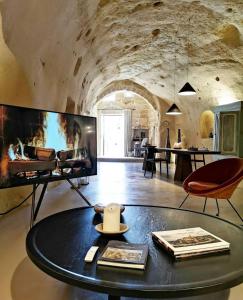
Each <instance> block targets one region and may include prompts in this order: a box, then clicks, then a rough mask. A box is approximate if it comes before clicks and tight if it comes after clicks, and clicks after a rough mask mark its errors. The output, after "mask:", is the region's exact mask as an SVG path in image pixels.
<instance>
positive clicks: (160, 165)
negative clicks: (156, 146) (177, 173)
mask: <svg viewBox="0 0 243 300" xmlns="http://www.w3.org/2000/svg"><path fill="white" fill-rule="evenodd" d="M159 173H160V175H161V174H162V162H161V160H160V162H159Z"/></svg>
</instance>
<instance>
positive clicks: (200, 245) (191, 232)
mask: <svg viewBox="0 0 243 300" xmlns="http://www.w3.org/2000/svg"><path fill="white" fill-rule="evenodd" d="M152 237H153V240H154V241H155V242H157V243H158V244H159V245H161V246H162V247H163V248H165V249H166V250H167V251H168V252H169V253H170V254H172V255H173V256H174V257H175V258H176V259H180V258H186V257H191V256H198V255H205V254H210V253H217V252H222V251H229V248H230V244H229V243H228V242H226V241H224V240H222V239H221V238H219V237H217V236H215V235H213V234H212V233H209V232H208V231H206V230H204V229H202V228H200V227H195V228H185V229H178V230H167V231H156V232H152Z"/></svg>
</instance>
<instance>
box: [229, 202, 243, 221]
mask: <svg viewBox="0 0 243 300" xmlns="http://www.w3.org/2000/svg"><path fill="white" fill-rule="evenodd" d="M227 201H228V202H229V204H230V205H231V207H232V208H233V210H234V211H235V212H236V213H237V215H238V217H239V218H240V219H241V222H243V219H242V218H241V216H240V214H239V213H238V211H237V210H236V208H235V207H234V205H233V204H232V203H231V202H230V200H229V199H227Z"/></svg>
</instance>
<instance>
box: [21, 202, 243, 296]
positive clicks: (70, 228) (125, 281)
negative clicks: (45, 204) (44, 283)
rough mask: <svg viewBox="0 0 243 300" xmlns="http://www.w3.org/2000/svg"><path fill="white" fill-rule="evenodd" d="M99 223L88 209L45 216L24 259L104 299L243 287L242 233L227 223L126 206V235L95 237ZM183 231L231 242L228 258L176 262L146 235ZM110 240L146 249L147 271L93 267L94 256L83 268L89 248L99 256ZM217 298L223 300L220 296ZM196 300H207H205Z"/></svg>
mask: <svg viewBox="0 0 243 300" xmlns="http://www.w3.org/2000/svg"><path fill="white" fill-rule="evenodd" d="M100 222H102V216H101V215H99V214H95V212H94V210H93V208H92V207H85V208H77V209H72V210H67V211H63V212H61V213H57V214H55V215H52V216H49V217H47V218H46V219H43V220H42V221H40V222H39V223H37V224H36V225H35V226H34V227H33V228H32V229H31V230H30V231H29V233H28V235H27V239H26V249H27V253H28V255H29V257H30V259H31V260H32V261H33V262H34V263H35V264H36V265H37V266H38V267H39V268H40V269H42V270H43V271H44V272H46V273H47V274H49V275H51V276H53V277H55V278H56V279H59V280H61V281H64V282H66V283H69V284H71V285H74V286H78V287H81V288H84V289H89V290H93V291H97V292H101V293H106V294H108V295H109V299H119V297H120V296H128V297H129V296H130V297H137V298H150V299H151V298H180V297H187V296H196V295H203V294H210V293H215V292H219V291H222V290H225V289H229V288H231V287H233V286H235V285H238V284H240V283H241V282H243V255H242V254H243V248H242V245H243V230H242V229H241V228H240V227H238V226H236V225H234V224H232V223H229V222H227V221H224V220H222V219H219V218H216V217H214V216H209V215H205V214H201V213H196V212H191V211H187V210H182V209H174V208H168V207H156V206H139V205H137V206H136V205H130V206H126V209H125V211H124V213H123V214H122V222H123V223H126V224H128V225H129V227H130V230H129V231H128V232H126V233H125V234H124V235H121V236H113V237H108V236H103V235H100V234H99V233H98V232H96V230H95V228H94V225H96V224H98V223H100ZM188 227H202V228H204V229H205V230H208V231H209V232H211V233H213V234H215V235H217V236H219V237H221V238H223V239H224V240H226V241H228V242H230V253H227V254H217V255H212V256H207V257H197V258H191V259H185V260H181V261H175V260H174V259H173V258H172V257H171V256H169V254H168V253H167V252H165V251H164V250H163V249H161V248H160V247H158V246H157V245H155V244H154V242H153V241H152V239H151V231H159V230H172V229H179V228H188ZM110 239H119V240H123V241H127V242H131V243H147V244H148V245H149V256H148V261H147V265H146V269H145V270H144V271H142V270H133V269H124V268H115V267H107V266H97V264H96V260H97V257H98V255H99V254H98V255H96V257H95V259H94V261H93V262H92V263H85V262H84V257H85V254H86V252H87V250H88V249H89V248H90V247H91V246H92V245H98V246H100V248H99V253H100V252H101V251H102V249H103V248H104V246H105V245H106V244H107V242H108V241H109V240H110ZM215 295H216V294H215ZM205 296H206V298H204V297H205ZM218 298H220V299H221V300H222V299H223V297H222V295H221V292H219V296H218ZM193 299H194V298H193ZM196 299H209V298H208V295H204V296H198V298H196ZM210 299H211V298H210ZM214 299H217V297H216V296H215V297H214Z"/></svg>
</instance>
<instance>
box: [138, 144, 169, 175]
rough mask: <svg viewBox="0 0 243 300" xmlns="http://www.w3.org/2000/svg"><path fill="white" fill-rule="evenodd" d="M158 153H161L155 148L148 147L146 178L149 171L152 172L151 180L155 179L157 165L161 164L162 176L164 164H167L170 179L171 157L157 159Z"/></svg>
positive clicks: (145, 165)
mask: <svg viewBox="0 0 243 300" xmlns="http://www.w3.org/2000/svg"><path fill="white" fill-rule="evenodd" d="M156 153H159V151H158V150H157V148H156V147H155V146H147V147H146V150H145V156H144V177H145V176H146V173H147V171H150V172H151V178H153V175H154V172H156V163H157V162H158V163H159V172H160V175H161V174H162V162H165V164H166V175H167V177H169V163H170V161H169V160H170V157H169V156H168V155H165V157H156Z"/></svg>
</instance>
